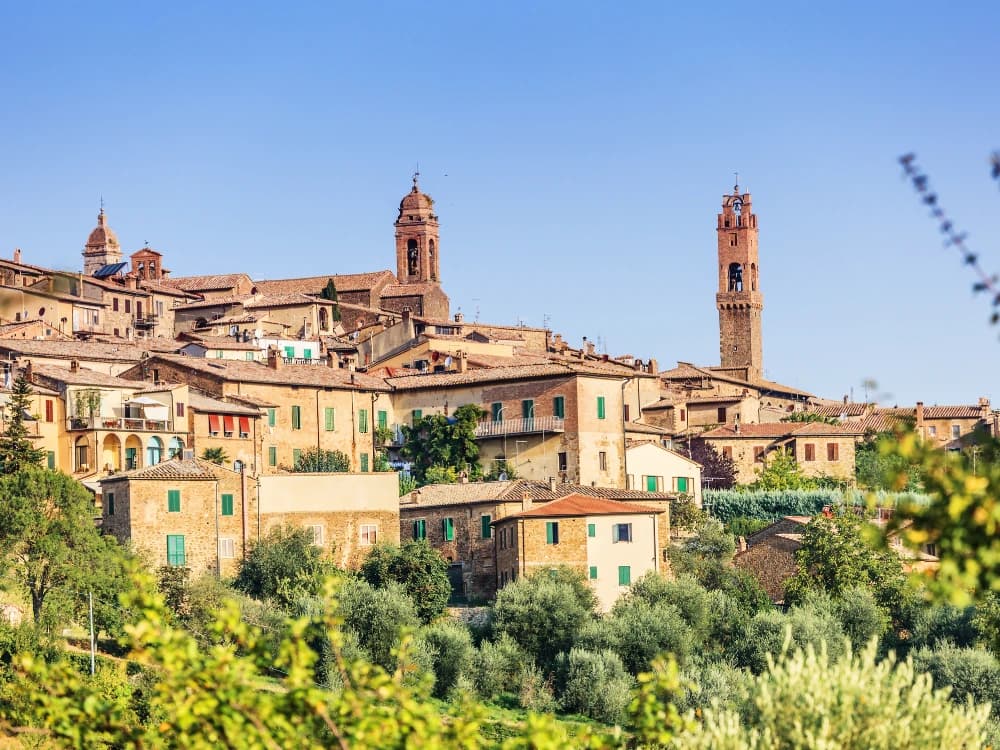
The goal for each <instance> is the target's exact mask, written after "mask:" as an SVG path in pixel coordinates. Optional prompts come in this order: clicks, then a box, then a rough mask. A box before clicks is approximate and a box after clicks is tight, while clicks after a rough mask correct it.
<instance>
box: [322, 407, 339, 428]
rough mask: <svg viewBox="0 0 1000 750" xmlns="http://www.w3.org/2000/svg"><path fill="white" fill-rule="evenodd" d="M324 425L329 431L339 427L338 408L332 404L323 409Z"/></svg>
mask: <svg viewBox="0 0 1000 750" xmlns="http://www.w3.org/2000/svg"><path fill="white" fill-rule="evenodd" d="M323 427H324V429H326V431H327V432H333V431H334V430H335V429H336V428H337V410H336V409H334V408H333V407H332V406H328V407H326V409H324V410H323Z"/></svg>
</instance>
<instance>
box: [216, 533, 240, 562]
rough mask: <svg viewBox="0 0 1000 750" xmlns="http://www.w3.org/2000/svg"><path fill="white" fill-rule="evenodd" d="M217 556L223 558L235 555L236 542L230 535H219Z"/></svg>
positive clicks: (230, 557) (226, 558)
mask: <svg viewBox="0 0 1000 750" xmlns="http://www.w3.org/2000/svg"><path fill="white" fill-rule="evenodd" d="M219 557H220V558H221V559H223V560H232V559H233V558H234V557H236V544H235V543H234V542H233V539H232V538H231V537H225V536H224V537H219Z"/></svg>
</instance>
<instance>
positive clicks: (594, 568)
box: [590, 565, 597, 581]
mask: <svg viewBox="0 0 1000 750" xmlns="http://www.w3.org/2000/svg"><path fill="white" fill-rule="evenodd" d="M590 580H591V581H596V580H597V566H596V565H591V566H590Z"/></svg>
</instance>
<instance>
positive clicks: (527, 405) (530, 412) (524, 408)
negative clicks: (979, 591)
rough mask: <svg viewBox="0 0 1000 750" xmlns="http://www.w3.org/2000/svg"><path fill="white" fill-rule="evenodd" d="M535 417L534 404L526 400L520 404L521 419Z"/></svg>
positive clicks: (528, 399) (530, 400) (531, 400)
mask: <svg viewBox="0 0 1000 750" xmlns="http://www.w3.org/2000/svg"><path fill="white" fill-rule="evenodd" d="M534 416H535V402H534V400H533V399H530V398H526V399H524V401H522V402H521V419H533V418H534Z"/></svg>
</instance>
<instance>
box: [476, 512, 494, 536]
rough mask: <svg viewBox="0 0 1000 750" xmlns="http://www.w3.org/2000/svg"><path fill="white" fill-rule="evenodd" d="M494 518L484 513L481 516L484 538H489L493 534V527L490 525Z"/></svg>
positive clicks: (480, 521)
mask: <svg viewBox="0 0 1000 750" xmlns="http://www.w3.org/2000/svg"><path fill="white" fill-rule="evenodd" d="M492 520H493V519H492V518H491V517H490V516H488V515H482V516H480V517H479V525H480V527H481V531H482V533H483V539H489V538H490V537H492V536H493V529H492V528H491V527H490V521H492Z"/></svg>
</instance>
